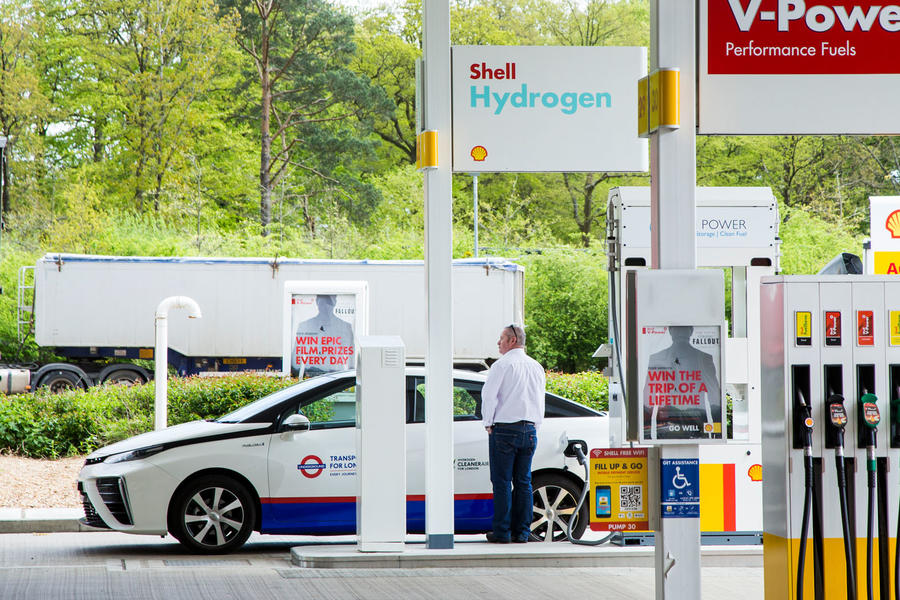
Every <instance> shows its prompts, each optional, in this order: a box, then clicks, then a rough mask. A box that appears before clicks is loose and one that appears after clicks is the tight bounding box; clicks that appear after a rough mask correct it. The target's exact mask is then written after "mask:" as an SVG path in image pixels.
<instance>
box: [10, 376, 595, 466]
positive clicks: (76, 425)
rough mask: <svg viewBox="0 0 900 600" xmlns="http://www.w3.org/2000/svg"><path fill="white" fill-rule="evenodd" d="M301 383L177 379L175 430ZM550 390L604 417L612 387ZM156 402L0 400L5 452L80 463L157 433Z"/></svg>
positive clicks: (144, 394) (123, 398)
mask: <svg viewBox="0 0 900 600" xmlns="http://www.w3.org/2000/svg"><path fill="white" fill-rule="evenodd" d="M296 381H297V380H296V379H291V378H281V377H265V376H262V375H236V376H233V377H221V378H206V377H187V378H181V377H172V378H170V379H169V408H168V411H169V425H177V424H179V423H186V422H188V421H195V420H198V419H214V418H217V417H220V416H222V415H223V414H225V413H228V412H231V411H232V410H235V409H236V408H239V407H240V406H243V405H245V404H247V403H248V402H252V401H253V400H256V399H257V398H261V397H263V396H265V395H267V394H270V393H272V392H275V391H277V390H280V389H282V388H285V387H287V386H289V385H292V384H294V383H296ZM547 390H548V391H550V392H552V393H555V394H559V395H561V396H565V397H567V398H570V399H572V400H575V401H576V402H581V403H582V404H585V405H587V406H590V407H592V408H596V409H598V410H605V409H606V380H605V379H604V378H603V377H602V376H601V375H600V374H599V373H596V372H592V373H576V374H574V375H569V374H562V373H552V372H551V373H548V374H547ZM153 394H154V386H153V383H152V382H151V383H149V384H146V385H138V386H133V387H125V386H115V385H105V386H100V387H92V388H89V389H87V390H70V391H68V392H64V393H62V394H57V395H53V394H50V393H49V391H47V390H46V389H39V390H38V391H37V392H36V393H35V394H21V395H17V396H10V397H6V398H4V397H0V451H6V452H12V453H15V454H20V455H23V456H32V457H40V458H58V457H60V456H76V455H81V454H87V453H89V452H91V451H93V450H95V449H97V448H99V447H101V446H105V445H107V444H111V443H113V442H117V441H119V440H123V439H125V438H128V437H131V436H133V435H137V434H139V433H144V432H147V431H151V430H152V429H153Z"/></svg>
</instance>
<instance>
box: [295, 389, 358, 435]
mask: <svg viewBox="0 0 900 600" xmlns="http://www.w3.org/2000/svg"><path fill="white" fill-rule="evenodd" d="M291 413H300V414H302V415H304V416H305V417H306V418H307V419H309V424H310V429H333V428H336V427H355V426H356V382H355V381H353V380H352V379H351V380H348V381H346V382H345V384H344V385H343V386H339V387H338V388H336V389H332V390H330V391H329V392H328V393H327V394H326V395H324V396H320V397H317V398H309V399H305V400H303V401H301V402H300V403H298V404H297V405H296V406H295V407H294V408H293V409H292V410H290V411H288V412H287V413H286V414H285V416H287V415H290V414H291Z"/></svg>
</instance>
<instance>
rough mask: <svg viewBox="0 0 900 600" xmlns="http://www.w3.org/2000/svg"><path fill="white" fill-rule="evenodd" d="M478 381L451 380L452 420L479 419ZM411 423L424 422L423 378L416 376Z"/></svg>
mask: <svg viewBox="0 0 900 600" xmlns="http://www.w3.org/2000/svg"><path fill="white" fill-rule="evenodd" d="M483 385H484V384H483V383H481V382H480V381H463V380H459V379H457V380H454V381H453V420H454V421H479V420H481V386H483ZM412 422H413V423H424V422H425V380H424V379H422V378H421V377H418V378H416V394H415V400H414V402H413V419H412Z"/></svg>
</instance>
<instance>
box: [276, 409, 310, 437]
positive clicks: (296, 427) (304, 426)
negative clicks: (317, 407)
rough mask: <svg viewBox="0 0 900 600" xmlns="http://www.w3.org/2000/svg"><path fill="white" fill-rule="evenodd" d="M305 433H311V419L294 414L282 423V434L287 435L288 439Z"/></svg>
mask: <svg viewBox="0 0 900 600" xmlns="http://www.w3.org/2000/svg"><path fill="white" fill-rule="evenodd" d="M304 431H309V419H307V418H306V416H304V415H301V414H300V413H294V414H292V415H290V416H289V417H288V418H286V419H285V420H284V421H282V422H281V433H282V434H287V437H293V436H294V434H296V433H301V432H304Z"/></svg>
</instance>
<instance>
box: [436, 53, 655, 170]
mask: <svg viewBox="0 0 900 600" xmlns="http://www.w3.org/2000/svg"><path fill="white" fill-rule="evenodd" d="M451 57H452V75H451V76H452V83H453V92H452V93H453V102H452V104H453V170H454V171H458V172H466V173H470V172H474V173H477V172H503V171H512V172H529V171H530V172H559V171H570V172H576V171H623V172H631V171H639V172H642V171H647V170H648V168H649V155H648V147H647V141H646V140H642V139H640V138H639V137H638V136H637V133H636V132H635V130H634V123H635V122H636V120H637V114H636V112H637V108H636V106H637V90H636V82H637V80H638V79H640V78H641V77H642V76H643V75H645V74H646V70H647V49H646V48H638V47H572V46H565V47H561V46H454V47H453V48H452V54H451Z"/></svg>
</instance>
